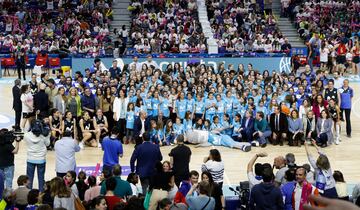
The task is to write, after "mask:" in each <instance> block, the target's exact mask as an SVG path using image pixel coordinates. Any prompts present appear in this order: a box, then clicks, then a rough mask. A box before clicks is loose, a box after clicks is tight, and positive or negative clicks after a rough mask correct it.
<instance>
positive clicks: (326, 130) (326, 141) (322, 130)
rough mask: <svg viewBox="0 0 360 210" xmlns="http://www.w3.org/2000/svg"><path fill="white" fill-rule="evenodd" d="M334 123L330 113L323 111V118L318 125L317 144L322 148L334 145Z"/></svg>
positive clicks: (321, 117)
mask: <svg viewBox="0 0 360 210" xmlns="http://www.w3.org/2000/svg"><path fill="white" fill-rule="evenodd" d="M332 128H333V121H332V120H331V119H330V116H329V112H328V111H326V110H323V111H321V116H320V117H319V118H318V121H317V123H316V133H317V138H316V144H317V145H319V146H320V147H326V146H327V145H330V144H332V143H333V132H332Z"/></svg>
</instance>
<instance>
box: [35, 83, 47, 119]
mask: <svg viewBox="0 0 360 210" xmlns="http://www.w3.org/2000/svg"><path fill="white" fill-rule="evenodd" d="M45 88H46V85H45V84H43V83H42V84H40V91H39V92H37V93H36V94H35V96H34V107H35V112H36V114H37V115H38V118H39V119H43V118H45V117H48V116H49V109H50V106H49V96H48V95H47V94H46V93H45Z"/></svg>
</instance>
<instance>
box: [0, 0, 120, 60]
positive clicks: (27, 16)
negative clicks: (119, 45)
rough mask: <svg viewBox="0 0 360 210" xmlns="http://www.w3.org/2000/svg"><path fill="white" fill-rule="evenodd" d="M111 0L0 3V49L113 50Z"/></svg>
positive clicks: (96, 52) (84, 52)
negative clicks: (110, 27)
mask: <svg viewBox="0 0 360 210" xmlns="http://www.w3.org/2000/svg"><path fill="white" fill-rule="evenodd" d="M111 5H112V1H109V0H89V1H80V0H73V1H61V0H47V1H45V0H42V1H9V0H4V1H1V3H0V8H1V17H0V52H1V53H12V52H15V51H17V50H19V48H23V49H25V50H26V53H27V54H29V53H32V54H37V53H39V52H44V53H54V54H59V53H70V54H81V55H84V56H90V57H96V56H103V55H105V54H106V53H108V54H110V53H111V54H112V48H113V47H112V40H111V39H110V38H109V23H110V21H111V19H112V9H111Z"/></svg>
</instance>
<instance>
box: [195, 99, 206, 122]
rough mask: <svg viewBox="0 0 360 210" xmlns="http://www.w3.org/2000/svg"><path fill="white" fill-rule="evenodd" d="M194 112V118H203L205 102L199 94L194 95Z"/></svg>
mask: <svg viewBox="0 0 360 210" xmlns="http://www.w3.org/2000/svg"><path fill="white" fill-rule="evenodd" d="M194 113H195V119H204V114H205V103H204V99H203V97H202V96H201V95H200V94H197V95H196V103H195V108H194Z"/></svg>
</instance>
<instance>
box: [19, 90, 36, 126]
mask: <svg viewBox="0 0 360 210" xmlns="http://www.w3.org/2000/svg"><path fill="white" fill-rule="evenodd" d="M20 100H21V111H22V114H23V120H22V122H21V128H22V129H24V128H25V126H26V123H27V121H29V122H30V121H31V119H32V118H33V111H34V97H33V96H32V94H31V92H30V86H29V85H23V86H21V96H20Z"/></svg>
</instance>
